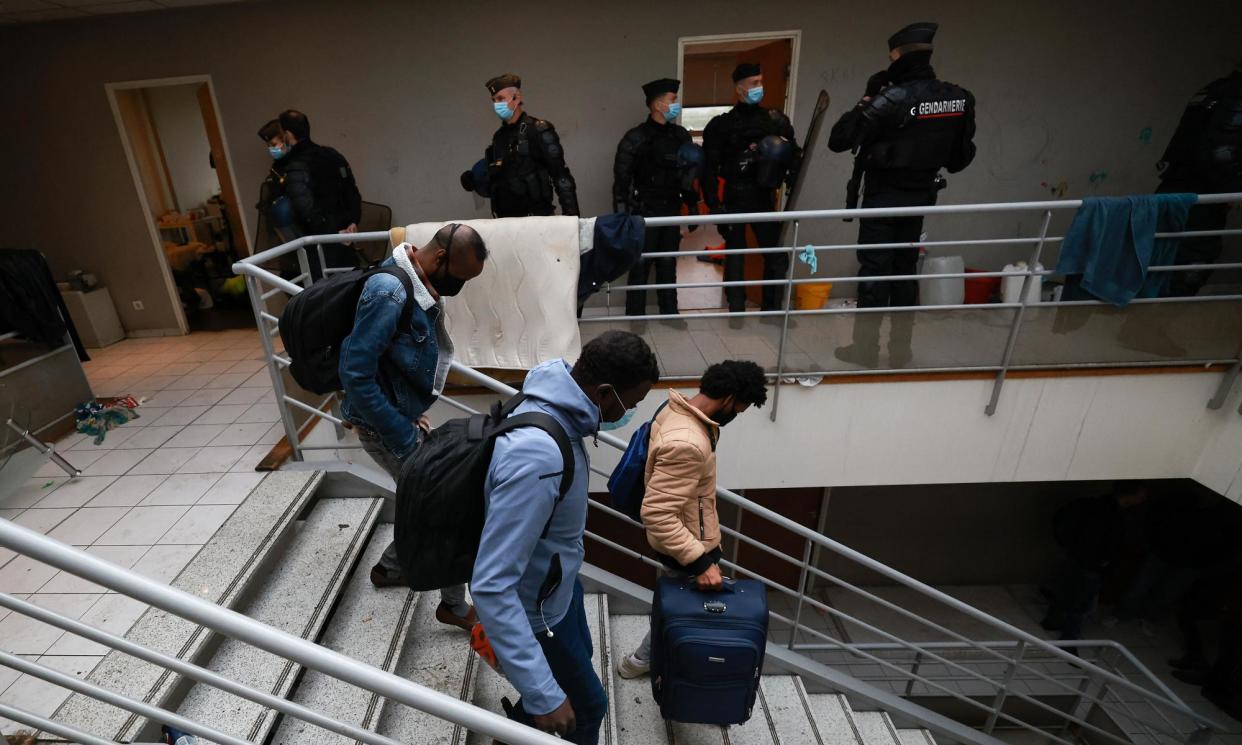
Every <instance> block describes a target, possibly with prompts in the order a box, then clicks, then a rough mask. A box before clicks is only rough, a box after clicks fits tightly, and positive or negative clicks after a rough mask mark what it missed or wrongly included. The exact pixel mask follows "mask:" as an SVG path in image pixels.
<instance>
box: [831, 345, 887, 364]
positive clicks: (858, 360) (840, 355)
mask: <svg viewBox="0 0 1242 745" xmlns="http://www.w3.org/2000/svg"><path fill="white" fill-rule="evenodd" d="M832 356H833V357H836V358H837V359H839V360H841V361H842V362H848V363H850V364H851V365H859V366H860V367H866V368H876V367H879V366H880V350H878V349H862V348H860V347H859V346H858V345H857V344H850V345H849V346H847V347H837V348H836V349H835V350H833V352H832Z"/></svg>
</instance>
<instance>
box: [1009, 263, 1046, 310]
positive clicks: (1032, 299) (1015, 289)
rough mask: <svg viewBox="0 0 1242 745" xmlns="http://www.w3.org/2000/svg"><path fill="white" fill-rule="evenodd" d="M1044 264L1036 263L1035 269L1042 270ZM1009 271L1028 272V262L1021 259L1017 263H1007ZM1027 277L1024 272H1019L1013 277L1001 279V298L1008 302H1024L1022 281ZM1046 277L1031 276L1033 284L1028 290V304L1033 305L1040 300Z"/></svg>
mask: <svg viewBox="0 0 1242 745" xmlns="http://www.w3.org/2000/svg"><path fill="white" fill-rule="evenodd" d="M1043 270H1044V265H1043V264H1038V263H1037V264H1035V271H1037V272H1042V271H1043ZM1005 271H1007V272H1026V262H1025V261H1019V262H1018V263H1016V264H1006V265H1005ZM1025 279H1026V276H1025V275H1024V274H1018V275H1015V276H1012V277H1005V278H1004V279H1002V280H1001V300H1002V301H1003V302H1006V303H1020V302H1022V282H1023V281H1024V280H1025ZM1043 284H1044V278H1043V277H1041V276H1039V275H1036V276H1034V277H1031V286H1030V288H1029V289H1027V291H1026V304H1027V305H1032V304H1034V303H1038V302H1039V300H1040V292H1042V290H1043Z"/></svg>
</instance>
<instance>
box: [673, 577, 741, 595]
mask: <svg viewBox="0 0 1242 745" xmlns="http://www.w3.org/2000/svg"><path fill="white" fill-rule="evenodd" d="M721 580H722V582H721V584H720V589H719V590H700V589H699V586H698V585H697V584H694V583H690V584H688V585H686V586H687V587H689V588H690V589H691V590H694V591H695V592H701V593H703V594H704V595H717V594H719V593H722V592H737V590H736V589H735V587H734V585H736V584H737V580H735V579H733V578H732V577H722V578H721Z"/></svg>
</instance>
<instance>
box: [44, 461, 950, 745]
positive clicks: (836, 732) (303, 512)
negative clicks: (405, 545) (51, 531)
mask: <svg viewBox="0 0 1242 745" xmlns="http://www.w3.org/2000/svg"><path fill="white" fill-rule="evenodd" d="M317 485H318V476H313V475H311V474H306V473H303V474H298V475H297V476H293V475H285V474H272V475H270V476H268V477H267V479H265V481H264V482H261V483H260V485H259V486H258V487H256V488H255V490H254V492H252V494H251V495H250V497H248V498H247V502H246V505H249V507H248V508H247V507H246V505H243V509H240V510H239V514H240V517H239V518H238V519H237V520H236V522H235V523H232V521H231V523H232V524H230V523H226V525H225V526H224V527H223V528H222V529H221V531H220V533H218V534H217V537H216V538H215V539H214V540H213V542H212V544H209V546H208V548H207V549H205V550H204V553H203V554H200V557H198V558H196V560H195V561H194V562H192V563H191V564H190V565H189V566H187V568H186V570H185V571H184V572H183V573H182V577H179V578H178V580H176V581H175V582H174V584H176V585H178V586H182V587H197V588H198V589H199V591H200V592H201V591H203V590H204V589H206V588H209V587H211V588H214V587H222V588H226V589H223V590H222V591H221V592H223V595H222V596H221V599H220V600H221V601H223V604H226V605H231V606H232V607H234V608H236V609H237V610H239V611H240V612H243V613H245V614H246V615H249V616H251V617H253V618H255V619H256V620H260V621H263V622H264V623H267V624H269V625H272V626H275V627H277V628H281V629H283V630H285V631H288V632H290V633H294V634H298V635H300V636H302V637H304V638H307V639H314V640H316V641H318V642H319V643H320V644H322V645H324V646H327V647H329V648H331V649H334V650H336V651H339V652H342V653H345V654H348V655H349V656H351V657H354V658H356V659H359V660H362V661H364V662H367V663H368V664H371V665H374V666H375V667H378V668H381V669H384V670H388V671H390V672H395V673H396V674H397V675H400V676H402V677H405V678H408V679H410V680H413V681H416V682H418V683H421V684H423V685H425V686H428V687H430V688H434V689H436V690H438V691H441V692H443V693H446V694H449V695H452V696H454V697H457V698H459V699H461V700H463V701H469V702H472V703H474V704H475V705H477V706H480V707H483V708H486V709H489V710H492V711H495V712H498V713H499V712H500V711H501V704H500V699H501V697H502V696H508V697H509V698H510V699H511V700H516V699H517V694H516V692H514V690H513V689H512V687H511V686H510V685H509V683H508V681H506V680H505V679H504V678H503V677H501V676H500V675H498V674H497V673H496V672H494V671H493V670H492V669H491V668H490V667H488V666H487V665H486V664H484V663H483V662H482V661H481V660H480V659H479V658H478V657H477V655H475V653H474V652H473V651H472V650H471V649H470V646H469V644H468V639H467V637H466V635H465V634H464V633H463V632H461V631H460V630H459V629H455V628H452V627H448V626H444V625H442V624H440V623H438V622H436V620H435V617H434V614H435V608H436V605H437V604H438V603H439V596H438V593H434V592H432V593H416V592H413V591H410V590H406V589H401V588H388V589H383V590H380V589H376V588H374V587H372V586H371V584H370V580H369V570H370V567H371V566H372V565H373V564H374V563H375V562H376V561H377V560H378V558H379V555H380V554H381V553H382V551H383V549H384V547H385V546H386V545H387V544H388V542H389V541H390V540H391V537H392V526H391V525H390V524H380V523H379V522H378V520H379V517H380V512H381V507H382V500H381V499H380V498H378V497H350V498H318V499H316V498H314V497H313V495H312V493H313V491H314V490H315V488H316V487H317ZM200 559H201V561H200ZM194 583H197V584H194ZM218 602H219V601H218ZM586 611H587V616H588V624H589V626H590V629H591V636H592V639H593V641H594V661H595V665H596V668H597V672H598V673H599V676H600V679H601V681H603V684H604V687H605V690H606V691H607V693H608V698H609V702H610V707H609V714H608V718H607V720H606V721H605V723H604V728H603V731H602V733H601V737H600V742H601V743H604V745H630V744H631V743H633V744H635V745H639V744H641V745H649V744H652V743H655V744H660V743H667V744H669V745H673V744H674V743H676V744H679V745H709V744H710V745H715V744H717V743H719V745H749V744H751V743H753V744H754V745H781V744H785V745H792V744H794V743H797V744H799V745H801V744H802V743H811V744H813V745H932V743H933V740H932V739H931V736H930V735H929V734H928V733H927V732H926V731H924V730H906V729H899V728H897V727H896V726H894V724H893V721H892V720H891V719H890V718H889V716H888V715H887V714H885V713H883V712H878V711H855V710H854V709H853V708H852V707H851V706H850V704H849V702H847V701H846V699H845V698H844V697H843V696H840V695H836V694H811V693H808V692H807V690H806V688H805V686H804V685H803V682H802V680H801V679H800V678H798V677H796V676H788V675H767V676H764V678H763V680H762V682H761V686H760V694H759V699H758V702H757V704H756V706H755V709H754V713H753V716H752V717H751V719H750V721H748V722H747V723H746V724H744V725H740V726H735V727H716V726H706V725H687V724H679V723H671V722H666V721H664V720H663V719H662V718H661V717H660V715H659V711H658V709H657V707H656V705H655V702H654V701H653V700H652V697H651V689H650V684H649V681H648V680H647V679H646V678H642V679H638V680H624V679H622V678H621V677H620V676H618V675H617V674H616V670H615V668H616V662H617V661H618V660H620V659H621V658H622V656H624V655H626V654H629V652H630V651H632V650H633V648H634V647H636V646H637V644H638V642H639V640H640V639H641V638H642V635H643V634H644V633H645V631H646V628H647V625H648V619H647V617H646V616H642V615H617V614H613V613H611V612H610V610H609V598H608V596H607V595H602V594H590V595H587V597H586ZM129 636H130V637H137V638H140V639H143V638H145V639H150V638H156V639H158V641H159V642H160V645H159V646H160V647H162V648H164V649H170V648H171V649H175V650H176V651H177V652H178V653H179V656H181V657H182V658H183V659H188V660H191V661H193V662H196V663H197V664H201V665H203V666H204V667H207V668H209V669H211V670H214V671H216V672H219V673H221V674H223V675H225V676H227V677H229V678H232V679H234V680H237V681H239V682H242V683H245V684H247V685H250V686H252V687H255V688H258V689H260V690H263V691H266V692H269V693H271V694H273V695H276V696H280V697H285V698H289V699H292V700H293V701H296V702H298V703H301V704H303V705H305V706H307V707H310V708H312V709H315V710H316V711H319V712H322V713H325V714H329V715H331V716H333V717H335V718H337V719H339V720H341V721H345V722H348V723H351V724H354V725H357V726H359V727H362V728H365V729H368V730H371V731H375V732H378V733H379V734H382V735H384V736H386V737H389V738H391V739H393V740H395V741H397V742H399V743H402V744H403V745H422V744H423V743H426V744H428V745H430V744H432V743H435V744H437V745H438V744H439V743H451V744H452V745H490V742H491V740H490V738H488V737H485V736H483V735H481V734H479V733H474V732H469V731H467V730H466V729H465V728H463V727H460V726H458V725H454V724H452V723H449V722H445V721H443V720H439V719H436V718H434V717H432V716H430V715H428V714H425V713H423V712H420V711H416V710H413V709H410V708H408V707H406V706H403V705H400V704H397V703H391V702H387V701H385V700H384V699H383V698H381V697H379V696H376V695H374V694H371V693H369V692H367V691H363V690H361V689H358V688H356V687H354V686H351V685H347V684H344V683H341V682H340V681H337V680H335V679H333V678H330V677H328V676H325V675H322V674H320V673H317V672H315V671H307V670H303V669H302V668H301V667H300V666H298V665H297V664H295V663H293V662H290V661H288V660H285V659H283V658H280V657H277V656H275V655H271V654H268V653H266V652H263V651H260V650H257V649H255V648H253V647H250V646H249V645H245V644H241V643H239V642H236V641H234V640H231V639H227V638H220V637H219V636H218V635H216V634H214V633H212V632H210V631H208V630H206V629H203V628H201V627H198V626H195V625H193V624H189V623H188V622H182V621H179V620H177V619H172V618H169V617H168V616H167V615H166V614H163V613H162V612H160V611H156V610H154V609H153V610H151V611H149V612H148V614H147V617H144V619H143V620H142V621H140V622H139V623H138V624H137V625H136V626H135V628H134V630H133V631H131V632H130V634H129ZM105 663H106V664H105V665H101V669H100V670H97V671H96V673H95V674H93V675H92V676H91V678H92V679H96V680H98V681H100V682H101V684H102V685H106V686H107V687H111V688H113V689H114V690H115V689H118V688H119V689H122V690H125V691H126V692H130V693H131V695H136V697H138V698H145V699H146V700H148V701H151V702H152V703H155V704H157V705H161V706H164V707H165V708H169V709H171V710H175V711H177V712H178V713H180V714H182V715H184V716H187V717H189V718H191V719H194V720H196V721H199V722H203V723H208V724H210V725H211V726H213V727H216V728H218V729H220V730H222V731H224V732H228V733H229V734H232V735H234V736H236V737H239V738H242V739H244V740H247V741H250V742H254V743H263V744H268V743H270V744H271V745H293V744H294V743H297V744H299V745H303V744H305V743H315V744H316V745H349V743H350V742H352V740H351V739H350V738H346V737H343V736H340V735H337V734H335V733H331V732H327V731H324V730H321V729H319V728H318V727H315V726H313V725H309V724H306V723H304V722H302V721H300V720H297V719H295V718H292V717H288V716H282V715H279V714H278V713H276V712H272V711H270V710H267V709H264V708H263V707H261V706H259V705H257V704H253V703H251V702H249V701H246V700H243V699H240V698H237V697H235V696H232V695H229V694H225V693H222V692H221V691H219V690H217V689H215V688H212V687H209V686H205V685H200V684H193V683H192V682H191V681H187V680H182V679H180V678H179V676H176V675H174V674H172V673H170V672H168V671H162V670H159V669H158V668H154V667H153V666H151V665H148V664H146V663H143V662H140V661H137V660H134V659H132V658H128V657H125V656H123V655H118V654H117V653H112V655H110V656H109V657H108V659H107V660H106V661H105ZM143 694H145V695H143ZM53 718H54V719H60V720H71V721H72V722H73V723H74V725H75V726H77V727H79V728H81V729H83V730H85V731H88V732H92V733H95V734H97V735H100V736H102V737H104V738H106V739H110V740H117V741H120V742H143V741H150V740H154V739H157V736H156V734H155V733H156V732H157V731H158V725H157V724H155V723H151V722H148V721H145V720H143V719H142V718H140V717H136V716H131V715H129V714H127V713H125V712H122V711H121V710H119V709H115V708H113V707H111V706H108V705H105V704H101V703H99V702H95V701H93V700H90V699H87V698H85V697H81V696H74V697H72V698H71V699H70V700H69V701H67V702H66V704H65V705H64V706H63V707H62V709H61V711H60V712H59V713H58V714H57V715H56V716H54V717H53Z"/></svg>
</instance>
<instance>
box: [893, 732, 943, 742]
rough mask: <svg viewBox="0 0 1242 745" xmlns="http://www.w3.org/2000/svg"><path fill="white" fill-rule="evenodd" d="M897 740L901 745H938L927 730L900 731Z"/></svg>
mask: <svg viewBox="0 0 1242 745" xmlns="http://www.w3.org/2000/svg"><path fill="white" fill-rule="evenodd" d="M897 739H898V740H900V741H901V745H936V741H935V740H933V739H932V736H931V733H930V732H928V731H927V730H925V729H899V730H897Z"/></svg>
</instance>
